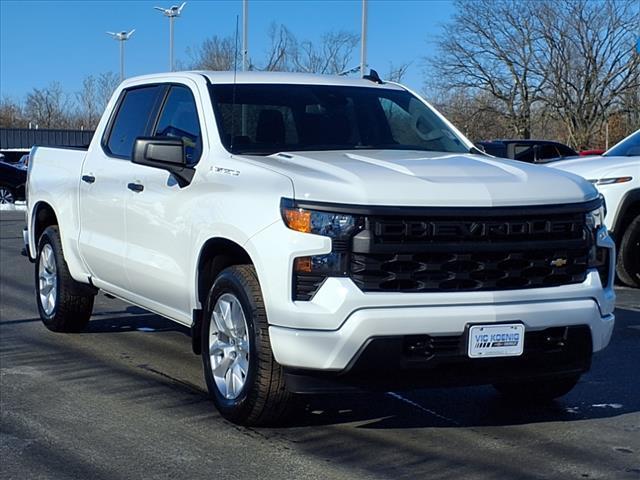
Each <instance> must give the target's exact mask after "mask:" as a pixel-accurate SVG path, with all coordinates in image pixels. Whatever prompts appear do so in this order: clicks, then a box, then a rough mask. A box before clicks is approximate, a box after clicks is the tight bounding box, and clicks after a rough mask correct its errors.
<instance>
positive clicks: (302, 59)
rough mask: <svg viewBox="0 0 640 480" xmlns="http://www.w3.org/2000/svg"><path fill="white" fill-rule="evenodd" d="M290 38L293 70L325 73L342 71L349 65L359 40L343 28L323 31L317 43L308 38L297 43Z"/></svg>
mask: <svg viewBox="0 0 640 480" xmlns="http://www.w3.org/2000/svg"><path fill="white" fill-rule="evenodd" d="M291 38H292V40H293V41H292V42H291V43H292V46H293V51H292V52H291V56H292V61H293V66H294V68H295V70H296V71H299V72H308V73H326V74H336V73H340V72H343V71H344V70H345V69H346V68H347V67H348V66H349V64H350V62H351V57H352V56H353V51H354V49H355V47H356V46H357V45H358V42H359V40H360V37H359V36H358V35H356V34H354V33H351V32H347V31H344V30H340V31H335V32H333V31H332V32H328V33H325V34H324V35H322V37H321V38H320V42H319V43H318V44H317V45H316V44H314V43H313V42H311V41H309V40H305V41H303V42H300V43H298V42H297V41H295V39H294V38H293V37H291Z"/></svg>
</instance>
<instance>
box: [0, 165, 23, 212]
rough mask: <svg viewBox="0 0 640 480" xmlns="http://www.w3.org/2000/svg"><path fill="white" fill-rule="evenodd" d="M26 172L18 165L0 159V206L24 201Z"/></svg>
mask: <svg viewBox="0 0 640 480" xmlns="http://www.w3.org/2000/svg"><path fill="white" fill-rule="evenodd" d="M26 182H27V170H26V169H25V168H23V166H22V165H21V164H20V163H17V164H15V163H6V162H4V161H3V160H2V159H0V204H7V203H14V202H15V201H16V200H24V185H25V183H26Z"/></svg>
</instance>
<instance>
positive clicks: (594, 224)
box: [585, 201, 607, 231]
mask: <svg viewBox="0 0 640 480" xmlns="http://www.w3.org/2000/svg"><path fill="white" fill-rule="evenodd" d="M606 214H607V210H606V207H605V204H604V201H603V202H602V205H601V206H599V207H598V208H596V209H595V210H591V211H590V212H587V213H586V214H585V215H586V223H587V227H588V228H589V229H590V230H592V231H596V230H598V229H599V228H600V227H601V226H603V225H604V217H605V215H606Z"/></svg>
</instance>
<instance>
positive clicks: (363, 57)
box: [360, 0, 367, 77]
mask: <svg viewBox="0 0 640 480" xmlns="http://www.w3.org/2000/svg"><path fill="white" fill-rule="evenodd" d="M360 42H361V43H360V76H361V77H364V76H365V75H366V73H365V70H364V69H365V68H366V67H367V0H362V30H361V32H360Z"/></svg>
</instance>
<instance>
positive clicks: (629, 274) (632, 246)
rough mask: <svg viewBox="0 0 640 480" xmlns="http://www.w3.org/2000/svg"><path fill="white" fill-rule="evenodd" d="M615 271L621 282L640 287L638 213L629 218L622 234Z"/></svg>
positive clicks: (639, 229)
mask: <svg viewBox="0 0 640 480" xmlns="http://www.w3.org/2000/svg"><path fill="white" fill-rule="evenodd" d="M616 272H617V274H618V278H619V279H620V281H621V282H622V283H624V284H626V285H628V286H630V287H640V215H638V216H637V217H636V218H634V219H633V220H631V223H630V224H629V225H628V226H627V229H626V230H625V232H624V234H623V235H622V240H621V241H620V251H619V252H618V262H617V265H616Z"/></svg>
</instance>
